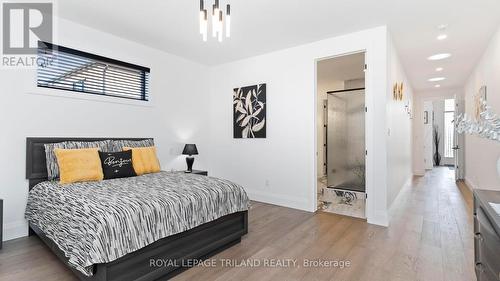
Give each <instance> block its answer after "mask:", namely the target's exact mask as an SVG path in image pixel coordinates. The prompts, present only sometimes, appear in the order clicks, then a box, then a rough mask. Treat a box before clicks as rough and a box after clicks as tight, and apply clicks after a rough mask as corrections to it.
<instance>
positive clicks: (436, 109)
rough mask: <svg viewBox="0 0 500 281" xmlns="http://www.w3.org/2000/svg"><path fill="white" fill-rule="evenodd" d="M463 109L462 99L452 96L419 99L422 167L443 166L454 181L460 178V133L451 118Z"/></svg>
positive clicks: (461, 141) (461, 176)
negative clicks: (420, 108) (421, 128)
mask: <svg viewBox="0 0 500 281" xmlns="http://www.w3.org/2000/svg"><path fill="white" fill-rule="evenodd" d="M463 111H464V107H463V101H462V100H461V99H458V98H456V97H454V96H451V97H446V98H434V99H431V100H425V101H424V102H423V117H424V118H423V123H424V126H423V132H422V135H423V136H424V138H423V139H424V167H425V169H426V170H432V169H434V168H437V167H447V168H448V169H450V170H452V171H453V173H454V174H455V175H454V177H455V179H456V180H461V179H463V174H464V172H463V165H462V163H463V159H464V157H463V155H464V152H463V148H464V140H463V135H461V134H458V133H457V131H456V128H455V119H456V118H457V116H458V115H459V114H460V113H461V112H463Z"/></svg>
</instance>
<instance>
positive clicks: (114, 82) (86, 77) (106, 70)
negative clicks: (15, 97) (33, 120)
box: [37, 42, 150, 101]
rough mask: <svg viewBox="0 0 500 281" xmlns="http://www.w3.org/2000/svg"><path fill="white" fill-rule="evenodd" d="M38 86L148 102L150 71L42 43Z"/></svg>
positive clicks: (39, 54) (38, 60)
mask: <svg viewBox="0 0 500 281" xmlns="http://www.w3.org/2000/svg"><path fill="white" fill-rule="evenodd" d="M37 62H38V73H37V85H38V87H45V88H52V89H60V90H68V91H73V92H78V93H85V94H95V95H103V96H110V97H117V98H126V99H134V100H141V101H147V100H148V99H149V72H150V70H149V68H146V67H142V66H138V65H134V64H131V63H126V62H122V61H118V60H114V59H110V58H106V57H101V56H98V55H93V54H89V53H85V52H82V51H78V50H74V49H70V48H66V47H62V46H57V45H53V44H50V43H45V42H39V43H38V58H37Z"/></svg>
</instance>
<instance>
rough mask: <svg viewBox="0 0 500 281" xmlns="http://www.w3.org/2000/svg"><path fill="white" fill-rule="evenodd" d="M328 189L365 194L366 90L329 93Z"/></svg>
mask: <svg viewBox="0 0 500 281" xmlns="http://www.w3.org/2000/svg"><path fill="white" fill-rule="evenodd" d="M327 176H328V187H330V188H334V189H340V190H349V191H357V192H365V91H364V90H350V91H340V92H336V93H329V94H328V130H327Z"/></svg>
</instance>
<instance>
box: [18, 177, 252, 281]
mask: <svg viewBox="0 0 500 281" xmlns="http://www.w3.org/2000/svg"><path fill="white" fill-rule="evenodd" d="M248 206H249V200H248V197H247V194H246V193H245V191H244V190H243V188H242V187H240V186H239V185H237V184H235V183H232V182H230V181H227V180H223V179H218V178H214V177H207V176H200V175H193V174H186V173H183V172H159V173H155V174H147V175H143V176H138V177H131V178H121V179H112V180H104V181H98V182H83V183H74V184H68V185H60V184H59V183H58V182H57V181H45V182H42V183H40V184H38V185H37V186H35V187H34V188H33V189H32V190H31V191H30V193H29V196H28V204H27V207H26V213H25V217H26V219H27V220H28V221H29V222H30V223H31V224H34V225H35V226H37V227H38V228H39V229H40V230H42V231H43V232H44V234H45V235H46V236H47V237H48V238H50V239H51V240H52V241H53V242H54V243H55V244H56V245H57V246H58V247H59V248H60V249H61V250H62V252H63V253H64V254H65V255H66V257H67V258H68V259H69V264H70V265H71V266H73V267H74V268H76V269H77V270H79V271H80V272H82V273H83V274H85V275H86V276H91V275H92V267H93V265H94V264H98V263H108V262H111V261H113V260H116V259H118V258H120V257H122V256H124V255H126V254H128V253H131V252H134V251H136V250H138V249H141V248H143V247H145V246H147V245H149V244H151V243H153V242H155V241H157V240H159V239H162V238H164V237H167V236H170V235H174V234H177V233H181V232H184V231H186V230H189V229H192V228H194V227H196V226H199V225H202V224H204V223H207V222H211V221H213V220H216V219H218V218H220V217H223V216H225V215H228V214H232V213H236V212H240V211H245V210H248Z"/></svg>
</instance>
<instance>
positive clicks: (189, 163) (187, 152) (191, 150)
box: [182, 144, 198, 173]
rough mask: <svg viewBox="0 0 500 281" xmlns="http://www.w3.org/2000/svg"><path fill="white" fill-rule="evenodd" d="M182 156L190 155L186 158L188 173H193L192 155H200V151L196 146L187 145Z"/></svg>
mask: <svg viewBox="0 0 500 281" xmlns="http://www.w3.org/2000/svg"><path fill="white" fill-rule="evenodd" d="M182 155H189V156H188V157H186V164H187V166H188V168H187V171H186V173H191V172H192V171H193V163H194V157H193V156H192V155H198V149H196V144H186V145H185V146H184V150H183V151H182Z"/></svg>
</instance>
